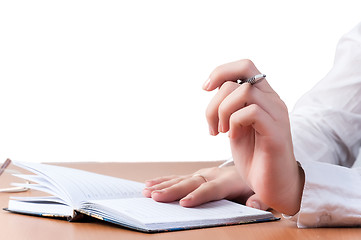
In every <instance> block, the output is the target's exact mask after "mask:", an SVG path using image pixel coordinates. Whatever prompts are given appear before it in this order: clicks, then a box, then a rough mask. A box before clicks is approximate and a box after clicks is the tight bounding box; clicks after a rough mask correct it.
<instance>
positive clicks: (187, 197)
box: [181, 195, 193, 202]
mask: <svg viewBox="0 0 361 240" xmlns="http://www.w3.org/2000/svg"><path fill="white" fill-rule="evenodd" d="M192 198H193V196H192V195H188V196H186V197H184V198H182V199H181V201H182V202H186V201H189V200H191V199H192Z"/></svg>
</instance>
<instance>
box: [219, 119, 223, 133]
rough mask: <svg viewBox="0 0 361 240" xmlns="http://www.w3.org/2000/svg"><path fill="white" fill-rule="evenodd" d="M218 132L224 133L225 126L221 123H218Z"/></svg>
mask: <svg viewBox="0 0 361 240" xmlns="http://www.w3.org/2000/svg"><path fill="white" fill-rule="evenodd" d="M218 132H223V126H222V124H221V122H220V121H219V122H218Z"/></svg>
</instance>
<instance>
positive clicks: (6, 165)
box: [0, 158, 11, 175]
mask: <svg viewBox="0 0 361 240" xmlns="http://www.w3.org/2000/svg"><path fill="white" fill-rule="evenodd" d="M10 163H11V160H10V159H9V158H8V159H6V161H5V162H4V163H3V165H1V167H0V175H1V174H2V173H3V172H4V171H5V169H6V168H7V167H8V166H9V165H10Z"/></svg>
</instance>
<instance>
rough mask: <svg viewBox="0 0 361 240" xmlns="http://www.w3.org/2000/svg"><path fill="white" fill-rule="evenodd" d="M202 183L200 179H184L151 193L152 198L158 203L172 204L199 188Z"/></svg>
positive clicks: (195, 177)
mask: <svg viewBox="0 0 361 240" xmlns="http://www.w3.org/2000/svg"><path fill="white" fill-rule="evenodd" d="M203 183H204V179H203V178H202V177H197V176H194V177H191V178H187V179H184V180H183V181H180V182H178V183H177V184H174V185H172V186H169V187H168V188H163V189H161V190H156V191H153V192H152V198H153V199H154V200H155V201H158V202H173V201H176V200H179V199H181V198H183V197H184V196H186V195H187V194H189V193H190V192H192V191H194V190H195V189H197V188H198V187H200V186H201V185H202V184H203Z"/></svg>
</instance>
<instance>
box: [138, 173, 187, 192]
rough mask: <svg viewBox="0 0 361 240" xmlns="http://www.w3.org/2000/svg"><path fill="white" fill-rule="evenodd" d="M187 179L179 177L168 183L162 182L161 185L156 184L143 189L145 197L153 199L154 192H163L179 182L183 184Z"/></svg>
mask: <svg viewBox="0 0 361 240" xmlns="http://www.w3.org/2000/svg"><path fill="white" fill-rule="evenodd" d="M184 178H185V177H177V178H173V179H169V180H167V181H163V182H160V183H159V184H155V185H153V186H150V187H146V188H144V189H143V192H142V193H143V195H144V196H145V197H152V193H153V192H154V191H161V190H162V189H165V188H169V187H171V186H173V185H175V184H177V183H179V182H181V181H182V180H183V179H184Z"/></svg>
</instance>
